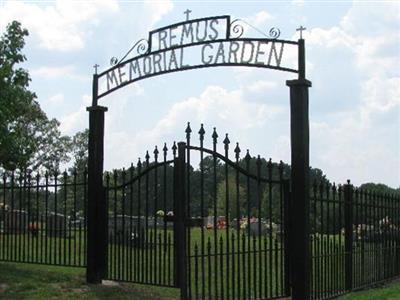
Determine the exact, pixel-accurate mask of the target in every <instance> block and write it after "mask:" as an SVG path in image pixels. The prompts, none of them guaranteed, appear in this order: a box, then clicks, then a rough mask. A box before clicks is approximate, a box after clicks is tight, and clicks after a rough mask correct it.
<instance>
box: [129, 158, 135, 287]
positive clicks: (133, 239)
mask: <svg viewBox="0 0 400 300" xmlns="http://www.w3.org/2000/svg"><path fill="white" fill-rule="evenodd" d="M133 171H134V168H133V163H132V164H131V167H130V168H129V178H130V180H129V181H130V183H129V264H128V268H129V281H132V280H133V270H134V262H133V251H136V245H135V247H134V245H133V242H134V241H135V242H136V238H137V236H136V234H135V233H134V232H133V222H135V219H134V217H133V182H132V180H133V175H134V174H133ZM133 247H134V248H133ZM135 272H136V269H135Z"/></svg>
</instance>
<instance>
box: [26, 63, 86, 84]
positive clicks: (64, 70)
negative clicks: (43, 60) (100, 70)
mask: <svg viewBox="0 0 400 300" xmlns="http://www.w3.org/2000/svg"><path fill="white" fill-rule="evenodd" d="M30 74H31V75H32V78H35V77H41V78H44V79H58V78H64V79H65V78H67V77H68V78H71V79H77V80H80V81H87V80H89V79H90V77H87V76H86V77H85V76H83V75H79V74H77V72H76V68H75V66H72V65H67V66H60V67H49V66H45V67H40V68H37V69H33V70H32V71H30Z"/></svg>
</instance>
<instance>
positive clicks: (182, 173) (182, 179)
mask: <svg viewBox="0 0 400 300" xmlns="http://www.w3.org/2000/svg"><path fill="white" fill-rule="evenodd" d="M185 154H186V144H185V143H183V142H180V143H178V158H177V159H175V178H174V182H175V193H176V194H175V199H174V200H175V201H174V212H175V213H174V214H175V216H176V220H175V233H174V239H175V241H174V242H175V243H174V244H175V246H176V256H175V266H176V267H175V268H176V275H177V277H176V285H177V286H178V287H179V288H180V290H181V300H186V299H187V298H188V290H187V289H188V286H189V287H190V284H191V281H190V280H189V281H188V280H187V273H186V272H187V260H188V257H187V244H186V227H185V222H186V218H187V215H186V213H187V206H188V203H187V198H186V195H187V194H186V179H187V177H186V157H185ZM189 272H190V271H189ZM189 298H190V297H189Z"/></svg>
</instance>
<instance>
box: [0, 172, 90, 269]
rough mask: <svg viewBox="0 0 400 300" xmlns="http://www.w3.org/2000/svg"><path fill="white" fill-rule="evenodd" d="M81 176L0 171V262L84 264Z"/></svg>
mask: <svg viewBox="0 0 400 300" xmlns="http://www.w3.org/2000/svg"><path fill="white" fill-rule="evenodd" d="M86 178H87V175H86V172H82V173H81V174H78V173H76V172H72V174H67V173H66V172H64V173H62V174H57V173H55V174H52V175H50V174H48V173H46V174H44V175H43V176H41V175H39V174H36V175H34V174H31V173H29V172H12V173H11V172H10V173H8V172H4V173H3V175H2V181H1V183H0V230H1V231H0V260H2V261H13V262H25V263H39V264H50V265H62V266H76V267H83V266H85V265H86V255H85V254H86V218H85V216H86V198H87V197H86V192H87V184H86Z"/></svg>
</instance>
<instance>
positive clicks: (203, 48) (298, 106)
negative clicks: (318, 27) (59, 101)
mask: <svg viewBox="0 0 400 300" xmlns="http://www.w3.org/2000/svg"><path fill="white" fill-rule="evenodd" d="M189 13H190V11H189V10H187V11H186V12H185V14H186V21H184V22H180V23H175V24H172V25H169V26H165V27H162V28H159V29H156V30H153V31H150V33H149V36H148V39H147V40H145V39H142V40H139V41H138V42H137V43H136V44H135V45H134V46H133V47H132V48H131V49H130V50H129V51H128V53H127V54H126V55H124V56H123V58H122V59H121V60H118V59H116V58H113V59H111V63H112V66H111V67H110V68H109V69H107V70H105V71H103V72H102V73H100V74H97V67H98V65H96V66H95V69H96V72H95V74H94V75H93V86H92V97H93V101H92V106H91V107H88V108H87V110H88V111H89V159H88V210H87V223H88V224H87V228H88V235H87V236H88V241H87V243H88V244H87V268H86V270H87V271H86V280H87V282H89V283H101V281H102V279H104V278H106V277H107V276H106V274H107V247H108V244H107V226H108V225H107V220H108V216H107V214H108V212H107V203H106V196H105V188H104V186H103V162H104V113H105V112H106V111H107V108H106V107H104V106H99V105H98V100H99V99H100V98H103V97H105V96H106V95H109V94H111V93H112V92H114V91H116V90H118V89H120V88H122V87H124V86H127V85H129V84H131V83H133V82H136V81H139V80H142V79H145V78H149V77H153V76H157V75H161V74H166V73H172V72H178V71H184V70H192V69H200V68H209V67H218V66H244V67H256V68H266V69H273V70H279V71H285V72H291V73H295V74H298V78H297V79H294V80H288V81H287V82H286V85H287V86H289V88H290V135H291V195H292V199H293V200H294V201H290V203H291V204H290V209H291V211H292V212H293V213H292V214H291V215H292V217H291V220H292V224H291V226H290V227H291V232H290V249H296V251H290V253H289V254H290V259H289V262H290V278H291V280H290V281H291V282H290V286H291V290H292V298H293V299H309V298H310V297H309V296H310V269H311V268H310V252H309V245H310V244H309V240H310V239H309V232H310V231H309V190H308V189H309V116H308V88H309V87H311V82H310V81H308V80H306V79H305V46H304V40H303V39H302V35H301V33H302V30H304V29H305V28H303V27H300V28H299V29H297V30H298V31H300V39H299V40H298V41H290V40H282V39H279V36H280V32H279V30H278V29H276V28H272V29H270V30H269V35H266V34H264V33H262V32H261V31H259V30H258V29H256V28H254V27H253V28H254V29H255V30H256V31H258V32H259V33H261V34H262V35H263V36H264V37H263V38H245V37H242V36H243V33H244V32H245V30H246V26H243V25H241V24H240V22H244V21H243V20H239V19H236V20H233V21H231V17H230V16H228V15H223V16H215V17H206V18H200V19H193V20H189ZM244 23H245V24H247V26H250V27H252V26H251V25H250V24H248V23H247V22H244ZM135 51H136V52H137V55H136V56H131V57H129V55H131V54H132V52H135ZM293 54H294V55H293ZM180 267H181V268H182V270H184V267H182V266H180ZM182 272H183V271H182ZM184 280H186V279H185V276H184V275H182V280H181V284H182V285H183V286H185V282H183V281H184ZM181 299H187V298H186V295H185V294H184V293H181Z"/></svg>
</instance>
